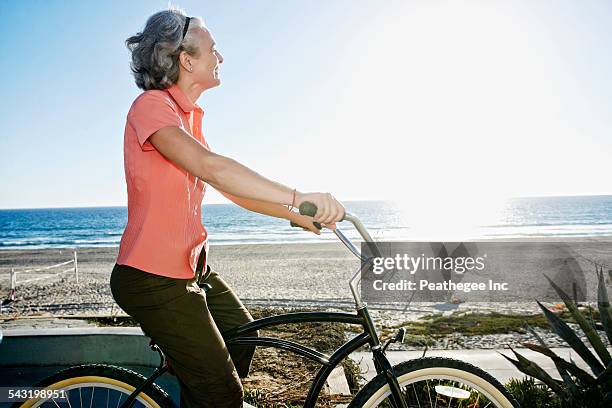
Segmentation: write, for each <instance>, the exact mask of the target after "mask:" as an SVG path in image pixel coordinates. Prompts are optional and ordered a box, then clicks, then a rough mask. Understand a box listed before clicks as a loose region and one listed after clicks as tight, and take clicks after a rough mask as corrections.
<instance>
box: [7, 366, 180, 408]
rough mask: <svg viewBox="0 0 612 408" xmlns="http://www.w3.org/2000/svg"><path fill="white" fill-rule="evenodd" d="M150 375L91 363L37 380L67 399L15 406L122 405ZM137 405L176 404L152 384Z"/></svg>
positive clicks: (167, 407)
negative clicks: (58, 391) (59, 392)
mask: <svg viewBox="0 0 612 408" xmlns="http://www.w3.org/2000/svg"><path fill="white" fill-rule="evenodd" d="M145 380H146V378H145V377H144V376H142V375H140V374H138V373H136V372H134V371H131V370H128V369H125V368H122V367H116V366H111V365H106V364H87V365H81V366H76V367H70V368H67V369H65V370H62V371H59V372H58V373H56V374H54V375H52V376H51V377H48V378H46V379H44V380H43V381H41V382H40V383H38V384H36V387H46V388H47V389H52V390H62V391H63V392H64V394H65V395H66V396H67V397H68V398H67V399H51V398H49V399H45V398H33V399H30V400H28V401H25V402H19V403H15V404H13V406H12V408H18V407H19V408H38V407H41V408H47V407H53V408H58V407H60V408H64V407H70V408H77V407H78V408H82V407H120V406H121V404H122V403H123V402H125V400H126V399H127V397H128V396H129V395H130V394H131V393H132V392H133V391H134V390H135V389H136V387H137V386H138V385H140V384H142V383H143V382H144V381H145ZM132 407H133V408H176V405H175V404H174V402H173V401H172V399H171V398H170V397H169V396H168V394H167V393H166V392H165V391H163V390H162V389H161V388H159V387H158V386H157V385H156V384H150V385H149V386H148V387H146V388H145V389H144V390H143V391H141V392H140V394H138V397H137V398H136V401H134V404H133V405H132Z"/></svg>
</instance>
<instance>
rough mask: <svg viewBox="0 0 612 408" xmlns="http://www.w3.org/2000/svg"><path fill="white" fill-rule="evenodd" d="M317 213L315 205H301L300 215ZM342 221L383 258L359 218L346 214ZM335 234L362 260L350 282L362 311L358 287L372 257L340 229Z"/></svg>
mask: <svg viewBox="0 0 612 408" xmlns="http://www.w3.org/2000/svg"><path fill="white" fill-rule="evenodd" d="M316 213H317V207H316V206H315V205H314V204H313V203H311V202H307V201H305V202H303V203H302V204H300V214H302V215H308V216H310V217H314V215H315V214H316ZM340 221H348V222H350V223H352V224H353V226H355V229H357V231H358V232H359V234H360V235H361V237H362V238H363V240H364V241H365V242H366V243H368V247H369V249H370V250H371V251H372V254H373V255H374V257H381V255H380V251H379V250H378V247H377V246H376V244H375V243H374V240H372V237H371V236H370V234H369V233H368V230H366V228H365V227H364V226H363V224H362V223H361V221H360V220H359V218H357V217H356V216H354V215H353V214H350V213H347V212H345V213H344V216H342V219H341V220H340ZM313 223H314V225H315V226H316V227H317V228H319V229H321V224H319V223H318V222H313ZM291 226H292V227H301V226H300V225H298V224H295V223H293V222H292V223H291ZM334 234H336V236H337V237H338V239H339V240H340V241H341V242H342V243H343V244H344V245H345V246H346V247H347V248H348V249H349V251H351V252H352V253H353V255H355V256H356V257H357V258H359V259H360V260H361V264H362V265H361V267H360V268H359V269H358V270H357V271H356V272H355V273H354V274H353V276H352V277H351V279H350V281H349V286H350V288H351V292H352V294H353V298H355V305H356V306H357V309H361V308H363V307H365V303H363V301H362V300H361V296H360V295H359V291H358V289H357V285H358V284H359V282H360V280H361V271H362V270H364V268H367V266H368V264H369V263H370V262H371V260H372V257H369V258H368V257H366V256H365V255H363V254H362V253H361V251H360V250H359V249H357V248H356V247H355V245H353V243H352V242H351V240H350V239H348V238H347V237H346V236H345V235H344V234H343V233H342V231H340V229H338V228H336V229H335V230H334Z"/></svg>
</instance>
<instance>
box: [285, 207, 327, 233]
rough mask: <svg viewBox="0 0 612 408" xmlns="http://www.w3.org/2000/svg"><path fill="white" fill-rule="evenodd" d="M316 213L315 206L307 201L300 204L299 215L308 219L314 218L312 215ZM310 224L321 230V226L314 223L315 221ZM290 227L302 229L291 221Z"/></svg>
mask: <svg viewBox="0 0 612 408" xmlns="http://www.w3.org/2000/svg"><path fill="white" fill-rule="evenodd" d="M316 213H317V206H316V205H314V204H313V203H310V202H308V201H304V202H303V203H302V204H300V214H302V215H308V216H309V217H314V215H315V214H316ZM312 223H313V224H314V226H315V227H317V229H321V228H323V227H322V226H321V224H320V223H318V222H316V221H313V222H312ZM291 226H292V227H300V228H302V226H301V225H298V224H296V223H295V222H293V221H291Z"/></svg>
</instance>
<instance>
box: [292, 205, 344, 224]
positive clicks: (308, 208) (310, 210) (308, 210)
mask: <svg viewBox="0 0 612 408" xmlns="http://www.w3.org/2000/svg"><path fill="white" fill-rule="evenodd" d="M316 213H317V206H316V205H314V204H313V203H311V202H309V201H304V202H303V203H302V204H300V214H302V215H308V216H310V217H314V216H315V214H316ZM345 216H346V213H344V214H342V218H340V220H339V221H338V222H342V221H344V217H345Z"/></svg>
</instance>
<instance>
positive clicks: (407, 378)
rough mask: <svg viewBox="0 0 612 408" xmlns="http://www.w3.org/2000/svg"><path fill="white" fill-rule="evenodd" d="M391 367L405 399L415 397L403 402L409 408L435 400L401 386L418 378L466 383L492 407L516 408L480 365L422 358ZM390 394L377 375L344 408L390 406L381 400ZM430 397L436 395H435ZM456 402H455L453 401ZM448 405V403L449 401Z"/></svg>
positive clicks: (387, 387)
mask: <svg viewBox="0 0 612 408" xmlns="http://www.w3.org/2000/svg"><path fill="white" fill-rule="evenodd" d="M393 368H394V370H395V374H396V376H397V378H398V382H399V384H400V387H402V390H404V393H405V395H406V397H407V399H409V398H413V399H416V400H417V404H412V405H411V403H410V400H408V401H407V404H408V406H409V407H410V408H412V407H421V408H426V407H428V406H429V405H426V404H427V403H429V404H430V405H431V406H433V402H434V401H439V400H437V399H436V398H434V399H433V400H431V399H430V400H429V401H428V402H426V401H423V403H421V402H420V400H419V397H418V396H417V391H416V390H414V394H413V395H415V397H416V398H415V397H410V394H412V390H410V389H406V388H404V387H406V386H407V385H413V386H414V384H416V383H417V382H418V381H428V380H431V381H435V380H441V381H456V382H461V383H463V384H465V385H468V386H470V387H471V388H470V389H473V390H475V391H478V392H480V393H482V394H483V396H484V397H486V398H487V399H489V401H492V402H493V404H494V405H491V406H492V407H498V408H520V405H519V404H518V402H517V401H516V400H515V399H514V398H513V397H512V395H511V394H510V393H509V392H508V390H507V389H506V388H505V387H504V386H503V385H502V384H500V383H499V381H497V380H496V379H495V378H493V377H492V376H491V375H490V374H488V373H486V372H485V371H483V370H481V369H480V368H478V367H475V366H473V365H472V364H469V363H466V362H464V361H460V360H455V359H451V358H443V357H424V358H419V359H415V360H408V361H404V362H402V363H400V364H397V365H395V366H394V367H393ZM426 384H427V386H428V390H429V389H430V386H429V383H428V382H426ZM390 393H391V391H390V389H389V386H388V384H387V381H386V379H385V377H384V375H383V374H378V375H377V376H376V377H374V378H373V379H372V380H371V381H369V382H368V383H367V384H366V385H365V386H364V387H363V388H362V389H361V390H360V391H359V392H358V393H357V395H356V396H355V398H354V399H353V401H351V403H350V404H349V406H348V408H373V407H377V406H385V405H384V404H385V403H387V406H391V405H389V404H388V402H387V400H385V398H386V396H388V395H389V394H390ZM430 395H431V394H430ZM434 396H435V397H437V396H436V395H434ZM457 401H459V400H457ZM379 404H380V405H379ZM457 405H459V404H458V403H457ZM448 406H452V405H450V403H449V405H448ZM463 406H465V405H463ZM475 406H481V405H475ZM482 406H484V405H482Z"/></svg>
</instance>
